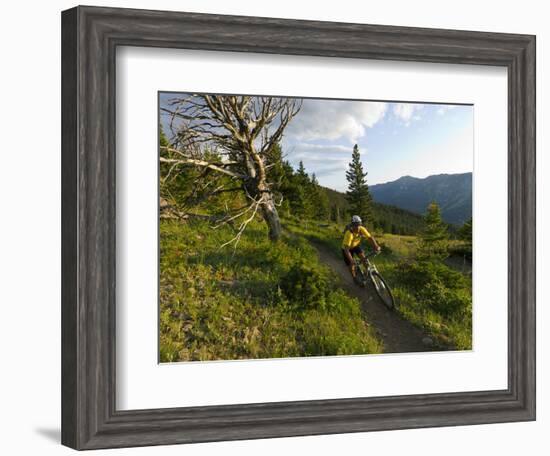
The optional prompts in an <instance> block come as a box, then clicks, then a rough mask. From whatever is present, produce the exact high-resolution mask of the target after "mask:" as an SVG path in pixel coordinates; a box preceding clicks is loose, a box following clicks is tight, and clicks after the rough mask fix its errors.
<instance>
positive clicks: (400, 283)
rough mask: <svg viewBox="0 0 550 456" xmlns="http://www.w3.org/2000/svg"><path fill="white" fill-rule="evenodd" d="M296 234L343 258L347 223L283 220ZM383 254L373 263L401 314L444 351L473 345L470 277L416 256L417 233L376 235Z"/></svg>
mask: <svg viewBox="0 0 550 456" xmlns="http://www.w3.org/2000/svg"><path fill="white" fill-rule="evenodd" d="M285 227H286V228H287V229H288V230H290V231H291V232H292V233H294V234H295V235H298V236H301V237H303V238H305V239H308V240H309V241H313V242H316V243H320V244H322V245H324V246H326V247H328V248H329V249H330V250H331V251H332V252H333V253H334V255H336V256H338V257H340V256H341V253H340V249H341V247H340V245H341V240H342V236H343V231H342V230H343V226H338V225H335V224H322V225H319V224H316V223H314V222H309V223H308V224H306V223H303V222H301V221H300V222H299V223H298V222H297V221H296V220H294V219H288V220H286V221H285ZM374 236H375V238H376V240H377V241H378V243H379V244H380V245H381V246H382V254H381V255H379V256H377V257H376V259H375V260H374V262H375V263H376V266H377V267H378V270H379V271H380V273H381V274H382V275H383V276H384V278H385V279H386V280H387V281H388V283H389V285H390V287H391V289H392V292H393V294H394V297H395V299H396V302H397V312H398V313H399V314H401V316H402V317H404V318H405V319H407V320H409V321H410V322H411V323H413V324H415V325H416V326H419V327H421V328H422V329H423V330H424V331H426V332H427V333H428V334H429V335H430V336H431V337H432V338H433V339H434V341H435V343H436V346H438V347H439V348H442V349H457V350H470V349H471V348H472V279H471V276H470V275H469V274H461V273H459V272H457V271H455V270H453V269H452V268H450V267H448V266H446V265H445V264H443V263H441V262H433V263H432V262H428V261H427V262H419V261H417V260H416V259H415V253H416V249H417V247H418V240H417V238H416V237H414V236H401V235H393V234H387V233H374Z"/></svg>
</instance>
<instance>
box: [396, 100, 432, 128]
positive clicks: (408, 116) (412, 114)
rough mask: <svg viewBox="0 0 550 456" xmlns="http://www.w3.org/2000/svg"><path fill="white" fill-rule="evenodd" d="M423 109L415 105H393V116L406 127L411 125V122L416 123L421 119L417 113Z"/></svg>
mask: <svg viewBox="0 0 550 456" xmlns="http://www.w3.org/2000/svg"><path fill="white" fill-rule="evenodd" d="M423 107H424V105H421V104H415V103H394V104H393V115H394V116H395V117H397V118H398V119H399V120H401V121H402V122H403V123H404V124H405V126H407V127H408V126H409V125H410V124H411V121H413V120H415V121H418V120H420V119H421V116H420V115H419V114H418V111H420V110H421V109H422V108H423Z"/></svg>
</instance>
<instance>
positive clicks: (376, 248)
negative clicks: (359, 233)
mask: <svg viewBox="0 0 550 456" xmlns="http://www.w3.org/2000/svg"><path fill="white" fill-rule="evenodd" d="M363 236H364V237H365V238H366V239H367V241H369V244H370V245H371V246H372V248H373V250H374V251H375V252H379V251H380V246H379V245H378V242H376V239H374V236H373V235H372V234H370V233H369V232H368V231H367V230H366V229H365V231H364V232H363Z"/></svg>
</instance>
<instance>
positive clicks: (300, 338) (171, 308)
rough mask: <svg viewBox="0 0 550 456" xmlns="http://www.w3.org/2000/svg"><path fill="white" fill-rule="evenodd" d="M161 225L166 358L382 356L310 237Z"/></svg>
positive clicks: (197, 224)
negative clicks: (233, 242)
mask: <svg viewBox="0 0 550 456" xmlns="http://www.w3.org/2000/svg"><path fill="white" fill-rule="evenodd" d="M233 235H234V232H233V230H231V229H230V227H229V226H223V227H220V228H219V229H213V228H212V227H211V226H209V225H208V224H207V222H205V221H202V220H192V221H189V222H185V223H181V222H179V221H176V220H161V222H160V261H161V265H160V271H161V276H160V360H161V362H174V361H192V360H201V361H204V360H218V359H251V358H277V357H294V356H322V355H353V354H366V353H379V352H380V351H381V350H382V345H381V342H380V341H379V340H378V339H377V338H376V336H375V335H374V332H373V331H372V330H371V329H370V328H369V327H368V326H367V325H366V323H365V321H364V319H363V316H362V315H361V310H360V304H359V302H358V301H357V300H356V299H354V298H351V297H349V296H348V295H347V294H346V293H345V291H343V290H342V289H341V288H340V287H339V282H338V278H337V277H336V275H335V274H334V273H333V272H332V271H331V270H329V269H328V268H327V267H326V266H324V265H322V264H321V263H320V262H319V260H318V258H317V254H316V251H315V249H314V248H313V247H312V246H311V245H310V244H309V243H308V242H307V241H306V240H305V239H304V238H302V237H296V236H285V237H284V238H283V239H282V240H281V241H279V242H277V243H276V244H274V243H272V242H270V241H269V240H268V239H267V236H266V228H265V224H262V223H260V222H254V223H252V224H251V225H250V226H249V227H248V228H247V230H246V232H245V233H244V235H243V237H242V238H241V241H240V242H239V245H238V247H237V249H233V247H225V248H224V249H221V250H220V248H219V246H220V245H221V244H223V243H224V242H226V241H227V240H229V239H231V237H232V236H233Z"/></svg>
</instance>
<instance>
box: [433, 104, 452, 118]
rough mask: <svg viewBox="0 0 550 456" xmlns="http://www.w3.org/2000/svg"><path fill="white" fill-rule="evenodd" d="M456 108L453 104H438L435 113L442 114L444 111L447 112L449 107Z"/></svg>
mask: <svg viewBox="0 0 550 456" xmlns="http://www.w3.org/2000/svg"><path fill="white" fill-rule="evenodd" d="M454 108H456V106H454V105H443V106H440V107H439V109H438V110H437V114H439V115H440V116H442V115H444V114H445V113H447V111H450V110H451V109H454Z"/></svg>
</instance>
